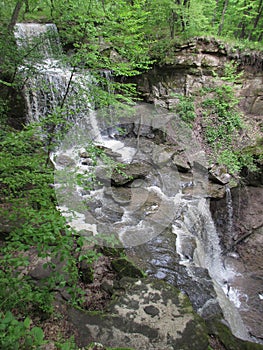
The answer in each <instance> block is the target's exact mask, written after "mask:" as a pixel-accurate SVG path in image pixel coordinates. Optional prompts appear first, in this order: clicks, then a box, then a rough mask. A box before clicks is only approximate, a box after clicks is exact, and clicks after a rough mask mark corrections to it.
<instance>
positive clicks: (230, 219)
mask: <svg viewBox="0 0 263 350" xmlns="http://www.w3.org/2000/svg"><path fill="white" fill-rule="evenodd" d="M226 211H227V225H226V227H227V235H228V239H229V243H230V244H231V243H232V235H233V202H232V195H231V190H230V188H229V187H228V186H227V187H226Z"/></svg>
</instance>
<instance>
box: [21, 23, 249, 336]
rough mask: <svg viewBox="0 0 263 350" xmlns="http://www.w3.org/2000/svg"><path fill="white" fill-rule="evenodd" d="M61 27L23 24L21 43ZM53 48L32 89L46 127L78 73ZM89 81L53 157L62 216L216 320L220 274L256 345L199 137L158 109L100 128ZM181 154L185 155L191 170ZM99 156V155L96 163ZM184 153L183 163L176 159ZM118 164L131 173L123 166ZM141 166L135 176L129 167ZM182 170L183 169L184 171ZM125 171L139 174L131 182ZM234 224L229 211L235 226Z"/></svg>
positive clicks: (222, 291)
mask: <svg viewBox="0 0 263 350" xmlns="http://www.w3.org/2000/svg"><path fill="white" fill-rule="evenodd" d="M53 28H54V26H53V25H33V24H19V25H17V36H18V37H22V38H23V39H24V38H25V37H28V36H29V37H31V36H38V35H39V33H45V30H47V29H49V30H50V29H52V30H53ZM48 45H50V44H48ZM49 52H50V49H45V50H44V63H43V61H42V63H43V64H42V63H41V64H39V65H38V66H37V68H36V71H37V74H36V76H35V77H33V79H32V80H29V82H28V84H27V87H26V101H27V106H28V115H29V120H30V121H32V120H33V121H36V120H37V121H38V120H40V117H43V116H47V115H48V114H50V113H52V112H54V111H55V109H56V107H57V106H61V101H63V100H64V97H65V94H67V92H68V91H67V90H68V87H69V84H70V87H71V89H72V94H73V95H74V81H72V79H71V78H72V70H70V69H66V68H61V67H60V66H59V65H58V61H56V60H52V57H50V53H49ZM45 60H46V62H48V64H46V63H45ZM40 80H42V81H44V85H45V88H43V89H41V88H39V81H40ZM75 81H76V80H75ZM85 82H86V83H87V82H89V83H91V79H90V78H88V79H87V78H86V77H85V78H84V83H83V80H81V83H80V84H79V82H78V85H81V87H82V93H83V95H82V102H83V97H84V100H85V101H86V102H85V104H84V107H83V106H82V107H80V105H81V103H79V101H77V102H74V103H72V102H70V103H69V104H68V105H67V108H66V110H67V117H70V116H72V115H73V116H72V117H73V118H74V120H77V119H78V117H79V118H80V117H81V118H82V119H83V123H82V124H81V126H80V124H78V127H76V128H74V129H72V130H71V131H70V132H69V134H68V135H67V137H66V138H65V139H64V141H63V142H62V143H61V145H60V147H59V149H58V150H57V152H56V153H55V154H53V156H52V160H53V162H54V164H55V166H56V176H55V182H56V189H57V190H56V193H57V199H58V202H59V205H60V207H59V210H61V212H62V213H63V214H64V215H65V216H68V219H69V220H70V224H71V225H72V226H73V227H74V228H76V229H77V230H78V231H79V232H81V233H82V234H83V235H84V236H88V237H90V236H94V237H95V238H96V237H100V235H101V234H103V237H104V238H100V239H101V244H104V245H107V244H108V239H109V238H110V237H111V235H112V234H113V235H114V237H115V239H118V240H119V241H120V245H124V246H126V247H128V248H130V249H131V251H132V253H133V254H135V255H136V256H137V257H138V258H139V259H142V260H143V261H144V266H145V268H146V269H147V270H148V273H149V274H152V275H153V276H155V277H156V278H161V279H166V280H167V281H168V282H170V283H173V284H176V285H178V286H179V287H181V288H182V289H184V288H189V289H191V290H192V293H193V298H192V299H191V295H190V299H191V300H192V302H193V304H196V310H197V311H198V312H199V313H200V314H201V315H202V316H203V315H205V314H206V313H208V314H209V312H210V311H209V307H210V305H215V304H216V303H217V300H216V295H215V294H213V293H214V292H213V291H212V292H211V291H208V292H206V291H207V290H211V284H212V282H211V279H210V278H212V280H213V283H214V289H215V290H216V293H217V299H218V300H219V303H220V306H221V308H222V309H223V312H224V315H225V318H226V320H227V321H228V322H229V324H230V326H231V329H232V331H233V333H234V334H235V335H237V336H238V337H240V338H243V339H248V338H249V337H248V333H247V331H246V329H245V327H244V324H243V322H242V320H241V318H240V316H239V313H238V311H237V309H236V308H235V307H234V305H233V303H231V301H230V300H229V298H228V297H227V296H231V298H232V300H233V301H235V297H236V295H235V291H234V290H233V291H232V294H231V295H230V290H229V287H228V282H229V280H231V278H233V275H234V272H233V271H232V270H231V269H226V268H225V267H224V266H223V262H222V252H221V249H220V242H219V238H218V236H217V232H216V230H215V227H214V224H213V221H212V218H211V214H210V210H209V206H208V203H207V199H206V196H207V189H206V187H207V174H206V170H205V169H206V167H205V159H204V158H205V157H204V153H203V152H202V150H200V148H199V146H198V145H197V144H196V142H194V141H193V139H192V136H191V130H189V128H187V129H186V128H185V127H184V126H182V122H181V121H179V120H178V119H177V118H176V117H175V116H174V115H172V114H168V113H167V112H165V113H164V112H160V111H158V112H157V113H156V112H155V110H154V109H149V106H147V107H146V109H140V108H141V107H138V108H137V107H136V108H137V109H136V108H135V115H134V116H133V117H132V118H126V119H125V118H122V119H121V123H120V125H119V126H117V127H111V128H107V129H106V131H105V129H104V130H103V132H100V128H99V126H98V125H99V122H98V121H97V119H96V118H97V117H98V115H97V114H95V113H94V112H92V111H91V109H90V102H89V101H90V98H89V97H88V94H89V91H90V90H89V87H87V88H86V85H85ZM87 85H89V84H87ZM76 89H77V88H76ZM76 91H78V92H79V91H80V90H78V89H77V90H75V92H76ZM75 95H76V94H75ZM69 96H72V95H71V94H69V95H68V96H67V97H69ZM68 100H69V101H70V98H68ZM76 115H77V116H78V117H77V118H76ZM145 116H147V118H144V117H145ZM120 129H122V130H121V131H120ZM91 140H93V141H94V140H95V144H94V143H91V142H90V141H91ZM182 149H183V151H184V154H185V155H186V156H187V162H183V164H181V163H182V160H181V159H180V154H181V152H182ZM94 152H97V154H98V157H97V158H96V159H94V157H93V154H94ZM176 157H177V158H178V159H179V161H178V159H177V161H175V158H176ZM180 162H181V163H180ZM120 163H121V164H123V165H124V167H118V164H120ZM125 164H126V167H125ZM134 164H135V165H136V169H135V170H134V168H133V167H132V166H131V165H133V166H134ZM178 164H179V165H178ZM129 167H130V168H129ZM179 167H182V168H183V169H184V170H183V171H184V173H181V172H178V168H179ZM116 168H117V171H116ZM127 169H130V170H128V171H131V173H132V174H128V175H127V174H126V176H125V171H127ZM145 169H146V170H145ZM190 169H191V171H190ZM123 173H124V174H123ZM125 177H126V179H125ZM95 179H96V180H95ZM118 181H119V182H118ZM228 194H229V193H228ZM229 203H230V202H229ZM231 218H232V214H231V212H230V210H229V228H230V225H232V222H231ZM105 236H106V238H105ZM101 237H102V236H101ZM176 249H177V251H176ZM207 270H208V273H209V275H210V278H209V276H208V274H207ZM186 275H188V276H189V278H190V279H191V280H192V281H193V283H192V282H189V278H188V280H187V281H186V279H185V278H186V277H185V276H186ZM198 288H199V289H198ZM209 288H210V289H209ZM214 289H213V290H214ZM186 292H188V291H186Z"/></svg>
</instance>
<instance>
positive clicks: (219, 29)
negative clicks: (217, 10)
mask: <svg viewBox="0 0 263 350" xmlns="http://www.w3.org/2000/svg"><path fill="white" fill-rule="evenodd" d="M228 2H229V0H225V2H224V8H223V11H222V15H221V22H220V25H219V28H218V35H221V33H222V30H223V26H224V21H225V14H226V10H227V7H228Z"/></svg>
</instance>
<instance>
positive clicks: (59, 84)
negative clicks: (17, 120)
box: [15, 23, 99, 137]
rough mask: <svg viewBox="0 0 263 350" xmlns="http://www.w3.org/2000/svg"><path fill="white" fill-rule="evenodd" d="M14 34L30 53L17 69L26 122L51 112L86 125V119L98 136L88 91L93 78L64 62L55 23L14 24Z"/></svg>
mask: <svg viewBox="0 0 263 350" xmlns="http://www.w3.org/2000/svg"><path fill="white" fill-rule="evenodd" d="M15 36H16V40H17V42H18V46H19V47H22V48H24V49H25V48H28V52H30V54H29V55H28V56H27V60H26V62H25V64H24V66H23V67H21V69H20V70H21V71H22V73H23V74H25V76H26V82H25V86H24V95H25V101H26V107H27V120H28V122H29V123H30V122H41V121H43V120H45V118H47V117H50V116H52V115H53V116H55V117H56V116H58V117H62V118H64V119H65V120H67V121H69V122H72V123H77V124H79V125H81V123H84V125H86V123H87V119H89V122H90V123H91V124H92V129H93V130H94V133H95V137H98V136H99V129H98V126H97V124H96V118H95V115H94V111H93V110H92V95H91V92H90V90H91V86H92V85H93V79H92V77H91V76H90V74H89V73H88V72H84V71H82V72H80V73H79V72H76V71H75V70H74V69H73V68H72V67H69V66H68V65H66V64H64V62H63V60H62V59H61V58H62V57H63V55H62V47H61V44H60V40H59V35H58V31H57V28H56V26H55V25H54V24H36V23H18V24H16V26H15ZM35 53H37V58H36V57H35ZM58 58H60V59H58ZM87 117H88V118H87Z"/></svg>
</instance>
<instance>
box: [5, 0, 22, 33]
mask: <svg viewBox="0 0 263 350" xmlns="http://www.w3.org/2000/svg"><path fill="white" fill-rule="evenodd" d="M22 5H23V1H17V3H16V6H15V8H14V11H13V13H12V17H11V20H10V23H9V25H8V30H9V31H10V32H11V31H13V29H14V26H15V24H16V22H17V19H18V16H19V12H20V10H21V7H22Z"/></svg>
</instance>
